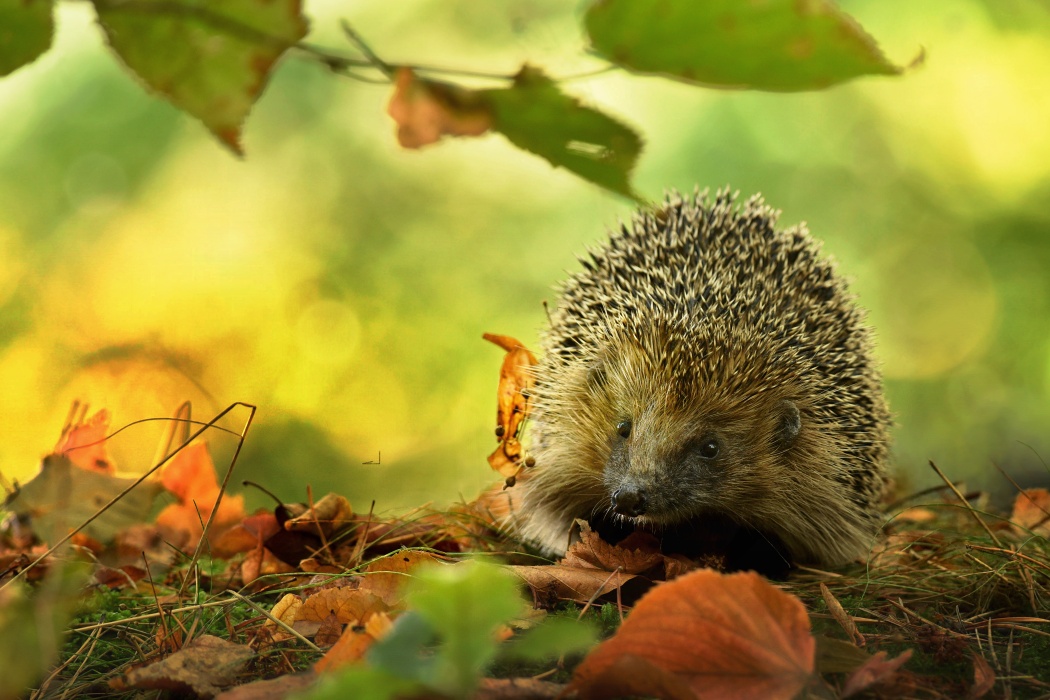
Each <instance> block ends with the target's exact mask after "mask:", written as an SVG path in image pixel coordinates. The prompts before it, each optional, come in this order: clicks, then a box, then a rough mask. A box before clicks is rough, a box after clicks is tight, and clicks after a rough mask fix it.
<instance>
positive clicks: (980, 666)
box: [966, 654, 995, 700]
mask: <svg viewBox="0 0 1050 700" xmlns="http://www.w3.org/2000/svg"><path fill="white" fill-rule="evenodd" d="M994 687H995V671H993V670H992V667H991V666H989V665H988V661H987V660H986V659H985V658H984V657H983V656H981V655H980V654H974V655H973V687H972V688H970V692H969V693H968V694H967V696H966V697H967V698H971V699H972V700H977V698H983V697H984V696H985V695H987V694H988V693H989V691H991V689H992V688H994Z"/></svg>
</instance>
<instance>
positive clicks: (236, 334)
mask: <svg viewBox="0 0 1050 700" xmlns="http://www.w3.org/2000/svg"><path fill="white" fill-rule="evenodd" d="M841 5H842V7H843V9H844V10H845V11H847V12H849V13H850V14H851V15H853V16H854V17H856V18H857V19H858V20H859V21H860V22H861V24H862V25H863V26H864V27H866V28H867V29H868V30H869V31H870V32H871V34H872V35H874V36H877V37H879V40H880V44H881V45H882V47H883V49H884V51H885V54H886V55H887V56H889V57H890V59H891V61H892V62H893V63H896V64H900V63H902V62H906V61H907V60H910V58H911V57H912V56H914V55H915V53H916V51H917V48H918V47H920V46H922V47H925V49H926V51H927V55H928V59H927V62H926V64H925V65H924V66H923V67H922V68H921V69H919V70H916V71H913V72H910V73H908V74H907V75H905V76H904V77H902V78H897V79H894V80H887V79H883V78H866V79H862V80H859V81H855V82H852V83H850V84H848V85H845V86H840V87H836V88H833V89H831V90H827V91H823V92H817V93H798V94H759V93H747V92H734V91H716V90H701V89H697V88H695V87H691V86H686V85H682V84H676V83H672V82H668V81H660V80H646V79H642V78H639V77H636V76H631V75H627V74H624V73H619V72H612V73H601V74H597V75H594V76H592V77H589V78H586V79H580V80H577V81H573V82H572V84H571V93H572V94H573V95H576V96H579V97H581V98H582V100H583V101H584V102H585V103H587V104H588V105H593V106H595V107H598V108H601V109H603V110H606V111H608V112H610V113H615V114H617V115H621V117H622V118H623V120H624V121H625V122H627V123H628V124H631V125H632V126H634V127H635V128H637V130H638V131H639V132H641V133H644V134H645V135H646V138H647V147H646V150H645V151H644V152H643V154H642V157H641V159H640V160H639V162H638V166H637V168H636V171H635V177H634V180H633V185H634V187H635V189H636V190H637V191H638V192H640V193H641V194H643V195H644V196H646V197H648V198H650V199H657V198H659V197H660V196H661V193H662V192H663V191H664V189H665V188H672V187H677V188H679V189H683V190H691V189H693V188H694V187H695V186H697V185H699V186H701V187H717V186H720V185H723V184H725V183H731V184H732V185H733V186H734V187H736V188H739V189H740V190H741V191H742V192H743V193H744V194H749V193H752V192H756V191H761V192H763V193H764V194H765V195H766V197H767V199H768V201H769V202H770V203H771V204H772V205H774V206H778V207H782V208H783V210H784V213H783V216H782V221H783V223H784V224H785V225H790V224H793V223H795V222H798V221H803V220H804V221H807V222H808V224H809V226H810V229H811V230H812V232H813V234H814V235H815V236H817V237H818V238H820V239H822V240H824V241H825V242H826V245H825V249H826V250H827V251H828V252H829V253H830V254H832V255H834V256H835V257H836V258H837V259H838V260H839V261H840V265H841V268H842V269H843V271H844V272H845V273H846V274H847V275H848V276H849V277H850V278H852V279H853V280H854V290H855V291H856V292H857V293H858V294H859V297H860V302H861V303H862V304H863V305H864V306H865V307H867V308H868V309H870V312H871V313H870V318H871V321H872V323H873V325H874V326H875V328H876V329H877V334H878V341H879V352H880V355H881V357H882V358H883V360H884V369H885V373H886V376H887V381H888V386H889V392H890V401H891V405H892V407H893V409H894V411H895V414H896V417H897V422H898V428H897V431H896V436H897V438H896V442H897V444H896V454H897V462H898V465H899V468H900V470H901V472H902V473H903V475H904V477H905V480H906V481H908V482H909V483H910V484H912V485H914V486H916V487H918V486H922V485H926V484H928V483H932V482H933V479H932V478H931V475H929V474H928V473H927V471H928V468H927V467H926V466H925V464H926V461H927V460H928V459H931V458H932V459H934V460H936V461H937V462H938V464H940V466H941V467H942V468H943V469H944V470H945V471H946V472H947V473H948V474H949V475H951V476H953V477H955V478H966V479H969V480H970V481H971V483H974V484H975V485H985V486H989V485H991V486H994V487H996V488H1004V484H1003V480H1002V479H1001V477H999V475H998V474H997V472H996V471H995V469H994V468H993V466H992V464H993V462H994V463H996V464H999V465H1000V466H1002V467H1003V468H1004V469H1007V470H1008V471H1010V472H1011V473H1012V474H1013V475H1014V476H1015V477H1016V478H1017V479H1018V480H1019V481H1021V482H1022V483H1031V482H1034V481H1036V480H1041V481H1043V482H1045V481H1046V478H1047V477H1046V469H1045V467H1044V465H1043V458H1046V457H1047V455H1050V431H1048V430H1047V426H1048V425H1050V329H1048V325H1047V323H1046V319H1047V318H1048V317H1050V316H1048V313H1050V309H1048V308H1047V307H1048V305H1050V289H1048V286H1050V273H1048V272H1047V271H1048V270H1050V241H1048V238H1047V229H1048V225H1050V204H1048V202H1050V197H1048V194H1050V177H1048V176H1050V130H1047V129H1046V128H1045V124H1046V123H1048V122H1050V94H1048V93H1046V91H1045V90H1040V89H1037V86H1039V85H1045V84H1047V82H1048V79H1050V41H1048V39H1050V12H1048V11H1047V9H1046V7H1045V5H1043V4H1041V3H1039V2H1037V1H1036V0H1001V1H997V2H995V3H992V2H982V1H981V0H951V1H950V2H949V1H948V0H932V1H931V2H929V3H924V4H923V5H922V6H916V5H907V6H898V5H893V4H886V3H877V2H875V1H874V0H849V1H846V2H842V3H841ZM582 10H583V6H580V7H579V8H577V10H576V11H575V12H573V11H571V10H570V9H569V8H567V7H566V6H565V4H564V3H561V2H555V0H509V1H508V2H506V3H492V4H481V5H479V4H476V3H456V2H451V3H450V2H437V1H436V0H408V1H407V2H405V3H403V4H402V5H399V9H398V12H390V11H389V7H388V5H387V4H386V3H381V2H374V1H373V2H357V3H352V4H351V3H336V2H333V1H318V2H314V3H310V2H307V4H306V7H305V12H306V14H307V15H308V16H310V17H311V18H312V26H313V27H314V32H313V33H312V34H311V35H310V36H309V37H308V40H309V41H311V42H317V43H318V44H323V45H327V46H335V45H340V42H344V41H345V38H344V37H343V36H342V35H341V32H340V31H339V29H338V25H339V19H340V18H346V19H347V20H348V21H349V22H350V23H351V24H352V25H353V26H355V27H357V28H358V29H360V30H361V31H362V33H364V34H365V35H366V36H368V37H369V39H370V41H371V42H372V43H373V44H374V45H375V46H381V47H382V48H383V53H384V58H386V59H387V60H390V61H392V62H396V61H404V62H408V61H411V62H418V63H427V64H431V65H445V66H458V67H474V68H478V67H481V68H484V69H485V70H491V71H494V72H501V73H505V74H513V73H515V72H516V71H517V70H518V68H519V67H520V66H521V65H522V64H523V63H525V62H529V63H531V64H533V65H537V66H540V67H542V68H543V69H544V70H545V71H546V72H547V73H549V74H552V75H569V74H574V73H581V72H586V71H589V70H592V69H594V68H595V67H600V65H601V64H600V62H597V61H596V59H594V58H593V57H589V56H587V55H586V53H585V52H584V51H583V48H584V46H585V43H586V42H585V40H584V38H583V36H582V33H581V31H582V30H581V28H580V22H581V18H582ZM56 18H57V33H56V36H55V40H54V46H53V47H52V49H51V50H50V51H48V52H47V53H46V54H44V55H43V56H42V57H41V58H39V59H38V60H37V61H35V62H34V63H32V64H31V65H29V66H26V67H24V68H21V69H19V70H18V71H17V72H15V73H13V74H12V75H10V76H7V77H6V78H4V79H3V80H2V81H0V123H3V124H4V128H3V130H0V387H3V394H2V396H3V401H0V419H2V421H3V425H4V426H5V429H4V430H2V431H0V435H2V438H3V439H0V469H2V470H3V471H4V473H5V474H7V475H9V476H10V475H13V476H16V477H18V478H20V479H23V480H24V479H25V478H27V477H28V476H29V475H30V474H31V473H32V471H33V469H34V467H35V464H36V461H37V459H38V457H39V456H40V455H41V454H43V453H45V452H47V451H48V450H49V449H50V447H51V446H52V445H53V444H54V440H55V439H56V437H57V432H58V430H59V429H60V427H61V425H62V423H63V418H64V416H65V413H66V410H67V408H68V405H69V403H70V401H71V399H73V398H75V397H77V398H81V399H83V400H86V401H90V402H91V403H92V404H93V405H94V406H96V407H102V406H106V407H109V408H110V409H112V411H113V412H114V424H115V425H120V424H121V423H124V422H130V421H132V420H134V419H137V418H142V417H147V416H162V415H170V414H171V413H172V412H173V411H174V409H175V407H176V406H178V404H179V403H180V402H181V401H182V400H184V399H187V398H188V399H191V400H193V402H194V406H195V409H196V410H195V417H198V418H204V419H207V418H208V417H210V416H208V415H206V414H208V413H214V412H217V411H218V410H221V409H222V408H223V407H225V406H226V405H227V404H229V403H230V402H232V401H234V400H243V401H249V402H251V403H254V404H257V405H259V406H260V414H259V417H258V420H257V423H256V427H254V428H253V432H252V433H251V434H249V436H248V444H247V446H246V448H245V449H246V452H245V454H244V455H243V457H242V461H241V462H239V463H238V465H239V466H238V474H237V475H236V476H237V478H238V479H239V478H252V479H254V480H256V481H260V482H262V483H264V484H269V485H275V486H276V487H277V490H278V492H279V495H281V496H282V497H284V498H286V499H288V500H303V499H304V493H303V485H304V484H313V485H314V487H315V489H314V490H315V493H316V492H323V491H324V490H327V489H329V488H331V489H332V490H338V491H341V492H344V493H347V494H348V495H349V496H351V498H352V499H353V501H354V505H355V508H356V509H357V510H362V511H363V510H367V508H368V504H369V503H370V502H371V501H372V500H373V499H375V500H376V501H377V505H376V508H377V510H379V511H382V510H386V509H389V508H402V507H408V506H416V505H419V504H420V503H422V502H424V501H427V500H434V501H436V502H438V503H446V502H448V501H451V500H454V499H456V498H458V497H460V496H462V497H464V498H472V497H473V496H474V495H475V493H476V492H477V491H478V489H480V488H481V487H482V486H483V485H485V484H487V483H488V482H490V481H491V480H492V478H491V476H490V474H489V470H488V466H487V465H486V464H485V459H484V458H485V455H486V454H487V453H488V452H489V451H491V449H492V447H493V440H494V438H493V436H492V428H493V427H494V421H493V414H494V407H495V388H496V381H497V377H498V371H499V362H500V354H499V352H498V350H496V349H495V348H493V347H491V346H490V345H488V344H487V343H484V342H483V341H482V340H481V339H480V336H481V334H482V333H483V332H486V331H489V332H497V333H506V334H509V335H513V336H515V337H518V338H521V339H522V340H523V341H525V342H527V343H530V345H532V346H533V347H536V342H535V341H536V338H537V337H538V336H537V331H538V329H539V328H541V327H542V325H543V324H544V323H545V316H544V311H543V308H542V306H541V302H542V301H543V300H548V301H550V302H552V303H553V302H554V301H555V299H556V297H555V294H554V293H553V292H552V291H551V288H552V285H554V284H555V283H556V282H557V281H559V280H560V279H561V278H562V277H563V276H564V275H565V273H566V271H568V270H572V269H574V265H575V264H574V262H573V255H574V254H575V253H579V252H582V251H583V250H584V249H585V247H586V246H588V245H596V244H598V243H599V242H600V241H601V240H602V237H603V235H604V233H603V231H604V229H605V228H606V227H607V226H613V225H615V224H616V222H617V219H618V218H626V217H628V216H630V206H631V205H630V204H629V203H628V202H626V201H624V200H622V199H620V198H618V197H615V196H613V195H610V194H607V193H603V192H601V191H599V190H598V189H597V188H594V187H592V186H589V185H587V184H586V183H583V182H582V181H580V180H578V179H576V178H574V177H572V176H571V175H570V174H569V173H567V172H566V171H565V170H564V169H554V168H551V167H550V165H549V164H548V163H546V162H544V161H543V160H541V159H539V158H536V157H534V156H531V155H528V154H525V153H522V152H519V151H516V150H514V149H512V148H509V147H508V146H507V144H506V141H505V140H503V139H501V138H499V137H492V136H489V137H484V138H480V139H469V140H456V141H450V142H446V143H444V144H442V145H441V146H437V147H433V148H430V149H427V150H423V151H419V152H408V151H403V150H399V149H398V148H397V146H396V143H395V141H394V139H393V137H392V133H391V132H392V124H391V123H390V122H389V120H388V118H387V117H386V116H385V114H384V106H385V104H386V101H387V100H388V99H389V92H390V88H389V86H370V85H366V84H361V83H358V82H353V81H351V80H347V79H342V78H339V77H334V76H333V75H331V74H330V73H329V72H327V71H326V70H325V69H324V68H322V67H320V66H318V65H317V64H315V63H311V62H305V61H297V60H286V61H284V62H282V64H281V65H280V67H279V68H278V70H276V72H275V73H274V74H273V76H272V79H271V81H270V84H269V86H268V87H267V90H266V92H265V93H264V94H263V96H262V98H261V100H260V101H259V103H258V104H257V105H256V106H255V108H254V110H253V114H252V118H251V120H250V122H249V123H248V127H247V129H246V131H245V134H244V142H245V147H246V150H247V152H248V153H249V154H250V156H249V158H248V159H246V160H244V161H239V160H237V159H236V158H234V157H232V156H231V155H230V154H229V153H227V152H225V151H223V150H221V149H219V148H216V147H215V145H214V143H213V142H212V141H211V137H210V136H208V135H207V134H206V133H204V132H203V130H201V129H200V128H199V127H198V126H197V125H196V124H193V123H192V122H190V121H189V120H187V119H185V118H183V117H182V116H181V115H180V114H178V113H177V112H176V110H175V109H174V108H173V107H171V106H170V105H168V104H167V103H165V102H162V101H161V100H158V99H155V98H151V97H149V96H147V95H146V94H145V93H143V91H142V90H141V89H140V88H139V87H138V86H136V85H135V84H134V82H133V81H131V80H129V79H128V76H127V75H126V73H125V72H124V70H123V69H122V68H121V67H120V66H118V65H117V64H116V62H114V61H113V60H112V59H111V58H110V57H109V56H108V55H106V53H105V47H104V46H103V38H102V34H101V32H100V31H99V28H98V27H97V26H95V25H94V24H93V21H92V17H91V12H90V8H89V7H87V6H84V5H79V4H60V5H58V7H57V13H56ZM227 427H233V426H227ZM160 432H161V429H160V428H159V427H157V426H156V424H153V425H150V424H146V425H144V426H136V427H135V428H132V429H130V430H128V431H127V432H125V433H122V434H121V435H120V436H118V437H117V438H116V439H114V441H113V443H114V444H113V453H114V455H115V457H116V459H117V461H118V463H119V464H120V465H121V466H122V467H124V468H125V469H129V470H141V469H144V468H145V467H147V466H148V464H146V463H145V462H144V457H143V456H144V455H147V456H149V455H152V454H153V453H154V449H155V447H156V441H157V439H158V437H159V434H160ZM212 440H213V446H215V447H217V448H219V450H218V453H217V454H216V460H217V461H220V460H221V459H222V449H223V448H224V447H225V449H230V445H227V444H225V443H224V441H225V440H226V438H223V437H221V436H219V435H216V436H214V437H213V438H212ZM380 452H381V453H382V459H381V462H382V464H380V465H362V464H361V463H362V462H366V461H375V460H376V459H377V456H378V455H379V453H380ZM147 459H148V457H147ZM321 484H324V486H323V487H322V486H321ZM250 498H254V499H256V500H255V501H254V503H255V504H259V505H261V504H263V503H265V498H264V497H263V496H261V495H251V496H250Z"/></svg>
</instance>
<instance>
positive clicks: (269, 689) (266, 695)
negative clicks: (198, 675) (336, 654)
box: [215, 671, 317, 700]
mask: <svg viewBox="0 0 1050 700" xmlns="http://www.w3.org/2000/svg"><path fill="white" fill-rule="evenodd" d="M315 682H317V676H316V675H315V674H314V673H312V672H309V671H308V672H306V673H297V674H291V673H289V674H286V675H284V676H278V677H277V678H271V679H270V680H268V681H253V682H251V683H245V684H244V685H239V686H237V687H236V688H230V689H229V690H227V691H226V692H224V693H219V694H218V695H216V696H215V700H285V699H286V698H290V697H294V696H296V694H297V693H301V692H303V691H305V690H306V689H307V688H309V687H310V686H312V685H313V684H314V683H315Z"/></svg>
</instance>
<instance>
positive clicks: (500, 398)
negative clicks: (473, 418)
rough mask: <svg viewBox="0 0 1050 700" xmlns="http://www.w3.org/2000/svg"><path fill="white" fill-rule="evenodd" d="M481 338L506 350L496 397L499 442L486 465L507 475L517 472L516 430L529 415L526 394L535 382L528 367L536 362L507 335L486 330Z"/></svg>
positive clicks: (519, 455)
mask: <svg viewBox="0 0 1050 700" xmlns="http://www.w3.org/2000/svg"><path fill="white" fill-rule="evenodd" d="M482 337H483V338H484V339H485V340H487V341H489V342H490V343H495V344H496V345H498V346H500V347H501V348H503V349H504V350H506V351H507V354H506V355H505V356H504V357H503V365H502V366H501V367H500V371H499V389H498V391H497V397H496V436H497V438H498V439H499V441H500V444H499V447H497V448H496V451H495V452H493V453H492V454H491V455H489V464H490V465H491V466H492V468H493V469H494V470H496V471H498V472H499V473H500V474H502V475H503V476H505V477H508V478H509V477H512V476H514V475H515V474H517V473H518V469H519V468H520V466H521V464H520V463H521V456H522V447H521V442H520V441H519V440H518V431H519V430H520V429H521V423H522V421H524V420H525V418H527V417H528V415H529V399H528V397H529V392H530V391H531V390H532V385H533V384H534V383H535V380H534V379H533V377H532V372H531V368H532V367H533V366H534V365H535V364H536V357H535V356H534V355H533V354H532V353H531V352H529V351H528V350H527V349H526V348H525V346H524V345H523V344H522V343H521V342H520V341H518V340H516V339H514V338H511V337H510V336H508V335H494V334H492V333H486V334H485V335H483V336H482Z"/></svg>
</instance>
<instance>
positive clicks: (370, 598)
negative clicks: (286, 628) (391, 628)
mask: <svg viewBox="0 0 1050 700" xmlns="http://www.w3.org/2000/svg"><path fill="white" fill-rule="evenodd" d="M389 609H390V606H388V605H387V604H386V603H385V602H383V599H382V598H380V597H379V596H378V595H377V594H375V593H373V592H372V591H368V590H362V589H360V588H345V587H344V588H328V589H325V590H322V591H318V592H317V593H315V594H314V595H312V596H310V597H309V598H307V599H306V602H305V603H303V606H302V607H301V608H299V613H298V616H297V617H296V619H297V620H306V621H310V622H321V621H323V620H325V619H326V618H327V617H328V616H329V615H330V614H332V615H335V616H336V619H338V620H339V622H340V623H342V624H344V625H359V624H363V623H364V622H366V621H367V620H368V618H369V617H371V616H372V615H374V614H375V613H379V612H386V611H387V610H389Z"/></svg>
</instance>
